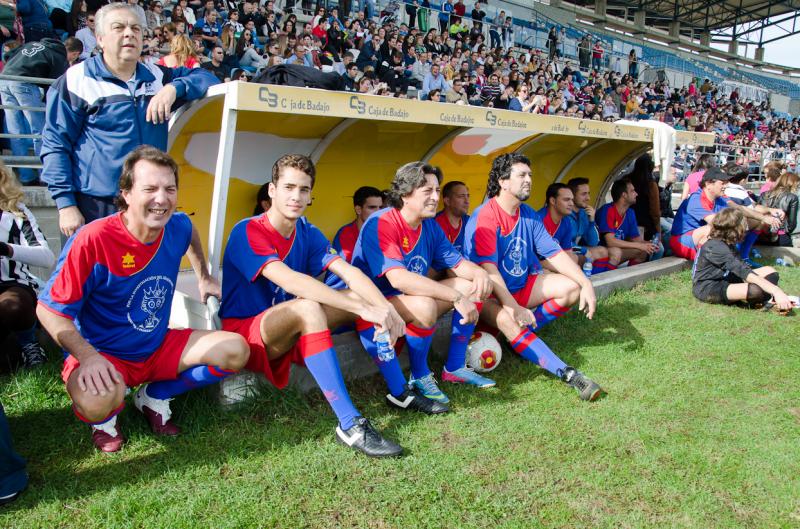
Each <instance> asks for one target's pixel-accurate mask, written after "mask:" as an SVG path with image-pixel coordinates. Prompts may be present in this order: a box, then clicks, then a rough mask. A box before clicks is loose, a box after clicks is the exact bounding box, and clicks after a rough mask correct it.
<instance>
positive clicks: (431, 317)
mask: <svg viewBox="0 0 800 529" xmlns="http://www.w3.org/2000/svg"><path fill="white" fill-rule="evenodd" d="M417 301H418V302H417V303H415V305H414V319H415V320H416V322H417V323H418V324H419V325H420V326H421V327H433V326H434V325H436V320H437V319H438V317H439V306H438V305H437V303H436V300H435V299H433V298H421V299H419V300H417Z"/></svg>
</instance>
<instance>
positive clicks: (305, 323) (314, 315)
mask: <svg viewBox="0 0 800 529" xmlns="http://www.w3.org/2000/svg"><path fill="white" fill-rule="evenodd" d="M292 309H293V310H294V312H295V315H296V316H297V317H298V319H299V321H300V331H301V332H302V333H303V334H308V333H312V332H320V331H324V330H325V329H327V328H328V318H327V317H326V316H325V311H324V310H323V308H322V305H320V304H319V303H317V302H316V301H311V300H308V299H297V300H294V302H293V303H292Z"/></svg>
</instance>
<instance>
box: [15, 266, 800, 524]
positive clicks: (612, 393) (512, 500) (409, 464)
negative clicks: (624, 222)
mask: <svg viewBox="0 0 800 529" xmlns="http://www.w3.org/2000/svg"><path fill="white" fill-rule="evenodd" d="M780 272H781V274H782V276H783V283H784V285H785V286H786V288H787V290H788V291H790V293H792V292H793V293H797V292H800V269H792V270H788V269H781V270H780ZM689 285H690V281H689V274H688V272H685V273H682V274H678V275H675V276H671V277H666V278H662V279H659V280H655V281H651V282H648V283H646V284H645V285H643V286H641V287H638V288H636V289H634V290H631V291H627V292H624V293H620V294H616V295H614V296H612V297H610V298H608V299H606V300H604V301H602V302H601V304H600V307H599V311H598V314H597V316H596V317H595V320H594V321H593V322H591V323H587V322H586V320H585V319H584V318H583V317H582V316H579V315H577V314H571V315H569V316H568V317H566V318H565V319H564V320H563V321H560V322H557V323H555V324H554V325H552V326H551V327H550V328H547V329H545V330H543V331H542V333H541V336H542V337H543V338H545V339H546V340H547V341H548V342H549V343H550V345H551V346H552V347H553V348H554V349H555V350H556V351H557V352H559V353H561V354H562V356H563V357H565V359H566V360H567V361H568V363H572V364H574V365H576V366H578V367H579V368H580V369H582V370H583V371H584V372H586V373H587V374H589V375H590V376H592V377H593V378H595V379H596V380H597V381H598V382H600V383H601V384H602V385H603V386H604V388H605V389H606V390H607V391H608V396H607V397H606V398H604V399H602V400H600V401H599V402H595V403H584V402H581V401H580V400H579V399H578V398H577V396H576V394H575V393H574V391H573V390H571V389H570V388H568V387H566V386H565V385H563V384H561V383H559V382H556V381H555V380H553V379H552V378H550V377H549V376H546V375H545V374H543V373H542V372H541V371H539V370H538V369H537V368H536V367H534V366H531V365H530V364H526V363H524V362H522V361H520V360H519V359H518V358H505V359H504V360H503V362H502V364H501V365H500V367H499V368H498V369H497V371H496V372H495V373H494V375H495V378H496V379H497V380H498V387H497V388H494V389H491V390H484V391H478V390H471V389H469V388H462V387H458V388H453V387H452V386H446V390H447V389H449V391H448V393H449V394H450V397H451V400H452V401H453V403H454V404H453V412H452V413H451V414H449V415H445V416H441V417H426V416H421V415H414V414H401V413H399V412H396V411H394V410H390V409H388V408H387V406H386V405H385V404H384V403H383V391H384V386H383V384H382V382H381V381H380V380H379V379H378V378H373V379H369V380H364V381H359V382H357V383H354V384H352V385H351V388H352V390H353V397H354V401H355V402H356V403H357V405H359V406H360V408H361V409H362V411H363V412H364V413H365V415H366V416H368V417H370V418H371V419H372V420H373V421H374V423H376V424H377V425H378V427H379V428H381V429H382V430H383V431H384V432H385V433H386V434H388V435H390V436H391V437H392V438H394V439H396V440H398V441H399V442H400V443H401V444H402V445H403V446H404V447H405V448H406V450H407V455H405V456H404V457H402V458H400V459H395V460H383V461H374V460H368V459H366V458H364V457H363V456H360V455H357V454H355V453H353V452H351V451H350V450H349V449H346V448H344V447H342V446H340V445H338V444H336V443H335V442H334V438H333V428H334V425H335V421H334V418H333V415H332V413H331V412H330V411H329V410H328V407H327V404H326V403H325V402H324V401H323V400H322V398H321V396H318V395H312V396H310V397H305V396H301V395H297V394H294V393H291V392H283V393H281V394H278V393H269V394H266V395H263V396H262V397H261V398H260V399H259V400H258V402H253V403H251V404H248V405H247V406H246V407H245V408H242V409H239V410H237V411H236V412H233V413H231V412H223V411H221V410H220V409H218V408H217V407H216V406H215V405H214V401H213V397H212V394H211V393H210V392H207V393H195V394H192V395H190V396H188V397H183V398H180V399H177V400H176V401H175V403H174V409H175V410H176V417H177V421H178V423H179V424H181V425H182V426H183V427H184V430H185V434H184V435H183V436H181V437H179V438H177V439H172V440H164V439H157V438H155V437H153V436H152V435H151V434H150V433H149V431H148V430H147V428H146V425H145V422H144V420H143V418H142V417H141V416H140V415H139V414H138V412H136V411H135V410H134V408H133V406H132V405H129V406H128V408H127V409H126V411H125V412H123V414H122V416H121V427H122V428H123V429H124V432H125V433H126V435H127V436H128V438H129V443H128V444H127V445H126V447H125V449H124V450H123V451H122V452H121V453H119V454H114V455H104V454H100V453H98V452H96V451H95V450H94V449H93V448H92V446H91V442H90V438H89V431H88V429H87V428H86V427H84V426H83V425H81V424H79V423H78V422H77V420H75V419H74V418H73V416H72V414H71V412H70V410H69V402H68V399H67V397H66V394H65V392H64V390H63V385H62V383H61V382H60V380H59V378H58V376H57V372H58V365H57V363H56V362H53V363H52V364H51V365H48V367H47V368H46V369H45V370H43V371H39V372H37V373H33V374H21V375H18V376H14V377H4V378H2V379H0V401H2V402H3V404H4V405H5V406H6V411H7V413H8V415H9V420H10V423H11V429H12V432H13V433H14V439H15V443H16V446H17V449H18V451H19V452H20V453H22V455H24V456H25V457H26V458H27V459H28V462H29V471H30V474H31V482H30V487H29V489H28V490H27V491H26V492H25V494H24V495H23V496H22V497H21V498H20V499H19V500H18V501H17V502H16V503H14V504H12V505H10V506H8V507H6V508H4V509H3V510H0V527H24V528H31V527H47V528H51V527H81V528H89V527H159V528H162V527H164V528H165V527H287V528H296V527H297V528H299V527H314V528H316V527H319V528H329V527H365V528H366V527H371V528H383V527H398V528H399V527H408V528H423V527H431V528H440V527H441V528H461V527H487V526H493V527H498V528H499V527H503V528H505V527H520V528H528V527H540V526H541V527H615V528H616V527H637V528H638V527H656V526H657V527H697V528H717V527H754V528H769V527H800V317H798V316H794V317H790V318H782V317H780V316H778V315H775V314H766V313H762V312H755V311H746V310H742V309H737V308H731V307H719V306H709V305H701V304H699V303H698V302H696V301H695V300H694V299H693V298H692V297H691V294H690V292H689V290H690V286H689ZM437 367H440V366H437Z"/></svg>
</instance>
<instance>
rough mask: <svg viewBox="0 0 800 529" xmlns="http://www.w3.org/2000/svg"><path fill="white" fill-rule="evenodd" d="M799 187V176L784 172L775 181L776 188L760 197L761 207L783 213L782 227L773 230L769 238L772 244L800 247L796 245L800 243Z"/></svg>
mask: <svg viewBox="0 0 800 529" xmlns="http://www.w3.org/2000/svg"><path fill="white" fill-rule="evenodd" d="M798 187H800V178H798V176H797V174H796V173H789V172H784V173H783V174H781V175H780V176H779V177H778V179H777V180H776V181H775V184H774V187H773V188H772V189H770V190H769V191H767V192H766V193H764V194H762V195H761V197H759V203H760V205H762V206H765V207H768V208H773V209H777V210H780V211H781V212H782V213H783V219H782V222H781V224H780V226H779V227H778V228H777V229H773V230H772V232H771V233H770V235H769V237H768V242H769V243H770V244H776V245H778V246H792V245H795V246H800V245H798V244H795V243H797V242H798V241H800V230H798V223H799V222H798V221H799V220H800V219H799V218H798V216H799V215H800V208H798V196H797V190H798Z"/></svg>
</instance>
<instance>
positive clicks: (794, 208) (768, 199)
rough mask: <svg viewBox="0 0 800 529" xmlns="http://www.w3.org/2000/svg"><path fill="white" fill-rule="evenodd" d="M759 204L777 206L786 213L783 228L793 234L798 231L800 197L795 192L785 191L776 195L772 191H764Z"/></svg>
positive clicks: (770, 206)
mask: <svg viewBox="0 0 800 529" xmlns="http://www.w3.org/2000/svg"><path fill="white" fill-rule="evenodd" d="M758 202H759V204H761V205H762V206H767V207H769V208H776V209H780V210H782V211H783V212H784V213H786V220H784V221H783V229H784V230H785V231H786V233H787V234H789V235H791V234H793V233H797V232H798V218H797V216H798V214H800V211H798V203H799V202H800V199H798V197H797V195H796V194H795V193H790V192H789V191H784V192H783V193H781V194H780V195H777V196H774V195H771V194H770V193H764V194H763V195H761V197H760V198H759V199H758Z"/></svg>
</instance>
